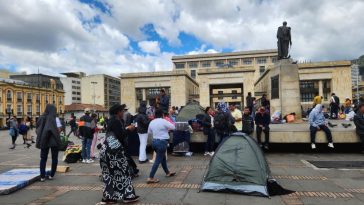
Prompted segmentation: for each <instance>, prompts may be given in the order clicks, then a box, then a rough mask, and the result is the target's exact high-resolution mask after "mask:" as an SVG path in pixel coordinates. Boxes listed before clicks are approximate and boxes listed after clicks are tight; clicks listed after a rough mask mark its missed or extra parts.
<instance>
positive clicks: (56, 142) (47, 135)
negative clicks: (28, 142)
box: [36, 104, 61, 182]
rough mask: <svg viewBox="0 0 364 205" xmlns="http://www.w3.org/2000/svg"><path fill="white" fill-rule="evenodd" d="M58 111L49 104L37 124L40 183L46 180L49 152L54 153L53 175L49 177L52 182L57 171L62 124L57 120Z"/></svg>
mask: <svg viewBox="0 0 364 205" xmlns="http://www.w3.org/2000/svg"><path fill="white" fill-rule="evenodd" d="M56 116H57V110H56V107H55V106H54V105H52V104H47V106H46V109H45V111H44V114H43V115H42V116H40V117H39V119H38V121H37V124H36V133H37V140H36V147H37V148H38V149H40V165H39V169H40V181H41V182H44V181H45V178H46V164H47V159H48V153H49V150H51V153H52V166H51V173H50V175H49V176H48V179H49V180H52V179H53V177H54V175H55V174H56V171H57V165H58V148H59V146H60V145H61V138H60V135H59V133H60V132H61V125H60V123H59V124H57V120H56Z"/></svg>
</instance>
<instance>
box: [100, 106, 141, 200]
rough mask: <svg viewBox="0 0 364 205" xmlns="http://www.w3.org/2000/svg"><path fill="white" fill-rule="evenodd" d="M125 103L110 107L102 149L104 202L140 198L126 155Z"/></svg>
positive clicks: (130, 127)
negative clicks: (133, 183) (135, 188)
mask: <svg viewBox="0 0 364 205" xmlns="http://www.w3.org/2000/svg"><path fill="white" fill-rule="evenodd" d="M124 112H125V105H120V104H115V105H113V106H112V107H111V108H110V109H109V113H110V116H111V118H110V120H109V124H108V126H107V130H106V131H107V134H106V138H105V141H104V143H103V145H102V147H101V149H100V167H101V170H102V179H103V182H104V184H105V186H104V190H103V196H102V199H101V202H99V203H97V204H96V205H102V204H117V201H118V200H122V201H123V203H133V202H136V201H138V200H139V196H137V195H136V194H135V190H134V187H133V185H132V176H131V175H132V173H130V167H129V163H128V160H127V157H126V155H125V153H126V150H125V146H124V145H125V142H126V130H127V129H132V125H131V126H129V127H127V128H125V126H124V122H123V116H124Z"/></svg>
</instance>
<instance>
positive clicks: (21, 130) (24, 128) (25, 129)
mask: <svg viewBox="0 0 364 205" xmlns="http://www.w3.org/2000/svg"><path fill="white" fill-rule="evenodd" d="M27 132H28V127H27V126H26V125H24V124H21V125H20V127H19V134H21V135H25V134H27Z"/></svg>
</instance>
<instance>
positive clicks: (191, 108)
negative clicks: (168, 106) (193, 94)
mask: <svg viewBox="0 0 364 205" xmlns="http://www.w3.org/2000/svg"><path fill="white" fill-rule="evenodd" d="M204 113H205V111H204V109H203V107H201V106H200V104H199V103H198V102H190V103H188V104H187V105H186V106H184V107H183V108H182V109H181V110H180V112H179V113H178V115H177V119H176V120H177V122H188V121H189V120H192V119H195V118H196V115H199V114H204Z"/></svg>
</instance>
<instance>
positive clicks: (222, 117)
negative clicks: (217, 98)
mask: <svg viewBox="0 0 364 205" xmlns="http://www.w3.org/2000/svg"><path fill="white" fill-rule="evenodd" d="M234 122H235V120H234V118H233V117H232V116H231V113H230V112H229V109H228V108H227V106H226V103H225V102H219V104H217V113H216V114H215V116H214V127H215V131H216V134H217V135H218V136H219V137H220V141H219V144H220V143H221V142H222V141H223V140H224V138H226V137H228V136H229V135H230V132H231V131H233V130H232V128H235V127H234V126H233V125H234Z"/></svg>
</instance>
